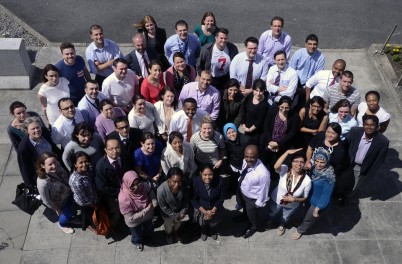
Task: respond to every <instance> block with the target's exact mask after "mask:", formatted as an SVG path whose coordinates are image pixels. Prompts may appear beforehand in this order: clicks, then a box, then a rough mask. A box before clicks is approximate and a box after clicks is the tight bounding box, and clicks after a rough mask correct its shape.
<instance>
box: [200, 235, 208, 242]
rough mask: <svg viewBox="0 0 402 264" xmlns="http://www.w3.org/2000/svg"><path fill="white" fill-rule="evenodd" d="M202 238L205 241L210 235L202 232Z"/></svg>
mask: <svg viewBox="0 0 402 264" xmlns="http://www.w3.org/2000/svg"><path fill="white" fill-rule="evenodd" d="M200 238H201V240H202V241H205V240H207V238H208V236H207V235H206V234H201V237H200Z"/></svg>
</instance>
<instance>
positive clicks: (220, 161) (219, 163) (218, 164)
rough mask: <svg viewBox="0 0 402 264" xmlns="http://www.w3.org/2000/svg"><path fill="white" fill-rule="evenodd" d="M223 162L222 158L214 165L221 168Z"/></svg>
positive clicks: (215, 167)
mask: <svg viewBox="0 0 402 264" xmlns="http://www.w3.org/2000/svg"><path fill="white" fill-rule="evenodd" d="M222 162H223V161H222V160H218V161H217V162H216V163H215V165H214V169H219V167H220V166H221V165H222Z"/></svg>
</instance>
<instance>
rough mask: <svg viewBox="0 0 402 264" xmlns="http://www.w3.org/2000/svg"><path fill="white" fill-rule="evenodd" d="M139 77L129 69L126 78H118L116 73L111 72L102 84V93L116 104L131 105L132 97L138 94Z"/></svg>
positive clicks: (121, 105)
mask: <svg viewBox="0 0 402 264" xmlns="http://www.w3.org/2000/svg"><path fill="white" fill-rule="evenodd" d="M138 85H139V84H138V78H137V75H135V72H133V71H132V70H130V69H128V70H127V75H126V77H125V78H124V80H119V79H117V77H116V75H115V73H112V74H110V75H109V76H108V77H107V78H106V79H105V80H104V81H103V84H102V93H103V94H104V95H105V96H106V98H108V99H109V100H111V101H112V102H113V103H114V104H115V106H118V107H122V108H124V107H127V106H129V107H131V106H132V103H131V99H132V98H133V96H134V95H136V94H138V93H139V91H138Z"/></svg>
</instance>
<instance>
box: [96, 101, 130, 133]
mask: <svg viewBox="0 0 402 264" xmlns="http://www.w3.org/2000/svg"><path fill="white" fill-rule="evenodd" d="M99 109H100V111H101V113H100V114H99V115H98V117H96V120H95V127H96V131H97V132H98V134H99V135H100V136H101V137H102V139H103V140H105V137H106V136H107V135H108V134H110V133H112V132H113V131H115V129H116V128H115V126H114V121H113V120H114V119H115V118H116V117H119V116H125V115H126V113H124V111H123V110H122V109H121V108H120V107H114V104H113V103H112V101H110V100H109V99H104V100H102V101H100V103H99Z"/></svg>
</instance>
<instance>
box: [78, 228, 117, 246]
mask: <svg viewBox="0 0 402 264" xmlns="http://www.w3.org/2000/svg"><path fill="white" fill-rule="evenodd" d="M74 230H75V232H74V234H73V235H72V238H71V248H82V247H106V246H108V243H110V242H113V239H111V238H110V239H106V238H105V237H104V236H97V235H95V234H94V233H93V232H91V231H90V230H89V229H87V230H86V231H82V229H81V228H78V227H77V228H74ZM114 244H115V243H113V244H111V246H112V247H114V246H115V245H114Z"/></svg>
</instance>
